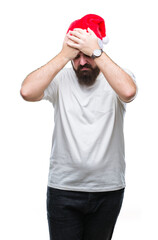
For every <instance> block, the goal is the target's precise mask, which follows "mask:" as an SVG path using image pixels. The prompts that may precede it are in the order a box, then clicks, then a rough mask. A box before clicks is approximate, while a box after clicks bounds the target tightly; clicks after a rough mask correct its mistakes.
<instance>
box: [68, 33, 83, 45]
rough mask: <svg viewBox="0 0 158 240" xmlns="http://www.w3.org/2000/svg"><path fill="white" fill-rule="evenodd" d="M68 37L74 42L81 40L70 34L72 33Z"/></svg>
mask: <svg viewBox="0 0 158 240" xmlns="http://www.w3.org/2000/svg"><path fill="white" fill-rule="evenodd" d="M68 39H70V40H71V41H72V42H75V43H80V42H81V40H80V39H79V38H77V37H75V36H72V35H70V36H68Z"/></svg>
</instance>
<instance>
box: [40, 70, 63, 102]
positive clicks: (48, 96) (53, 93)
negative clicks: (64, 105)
mask: <svg viewBox="0 0 158 240" xmlns="http://www.w3.org/2000/svg"><path fill="white" fill-rule="evenodd" d="M59 81H60V73H58V74H57V75H56V77H55V78H54V79H53V80H52V81H51V82H50V84H49V85H48V87H47V88H46V89H45V91H44V96H43V100H49V101H50V102H51V103H53V105H54V104H55V102H56V99H57V96H58V91H59Z"/></svg>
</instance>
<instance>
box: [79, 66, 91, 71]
mask: <svg viewBox="0 0 158 240" xmlns="http://www.w3.org/2000/svg"><path fill="white" fill-rule="evenodd" d="M87 70H91V69H90V68H86V67H84V68H82V69H81V71H87Z"/></svg>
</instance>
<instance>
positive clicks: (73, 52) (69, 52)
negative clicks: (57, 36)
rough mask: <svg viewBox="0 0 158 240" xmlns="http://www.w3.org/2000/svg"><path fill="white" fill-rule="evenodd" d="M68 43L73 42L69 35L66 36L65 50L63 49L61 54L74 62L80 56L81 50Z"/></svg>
mask: <svg viewBox="0 0 158 240" xmlns="http://www.w3.org/2000/svg"><path fill="white" fill-rule="evenodd" d="M68 42H69V43H70V44H71V42H72V41H71V40H69V38H68V35H66V36H65V39H64V42H63V48H62V51H61V53H62V54H63V56H64V57H65V58H67V59H68V60H72V59H74V58H75V57H76V56H77V55H78V53H79V50H78V49H76V48H73V47H71V46H69V44H68Z"/></svg>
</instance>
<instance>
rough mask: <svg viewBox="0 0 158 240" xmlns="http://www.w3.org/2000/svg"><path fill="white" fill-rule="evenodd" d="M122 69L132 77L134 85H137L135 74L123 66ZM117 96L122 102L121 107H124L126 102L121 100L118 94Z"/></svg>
mask: <svg viewBox="0 0 158 240" xmlns="http://www.w3.org/2000/svg"><path fill="white" fill-rule="evenodd" d="M123 70H124V71H125V72H126V73H127V74H128V75H129V76H130V77H131V78H132V79H133V81H134V83H135V84H136V86H137V83H136V78H135V75H134V74H133V73H132V72H131V71H130V70H128V69H125V68H123ZM137 91H138V87H137ZM136 95H137V93H136ZM117 97H118V99H119V101H120V102H121V103H122V105H123V107H124V108H125V109H126V102H124V101H122V100H121V99H120V98H119V96H118V95H117ZM135 97H136V96H135Z"/></svg>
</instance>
